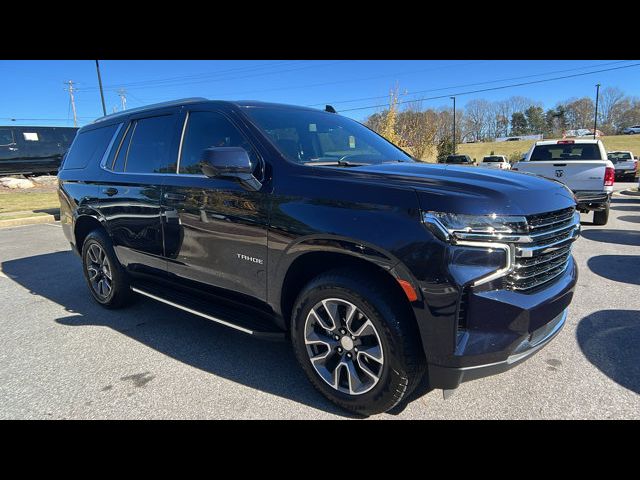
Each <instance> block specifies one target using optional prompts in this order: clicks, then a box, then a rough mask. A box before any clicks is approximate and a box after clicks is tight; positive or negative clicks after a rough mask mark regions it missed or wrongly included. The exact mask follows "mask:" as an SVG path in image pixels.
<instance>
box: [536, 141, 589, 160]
mask: <svg viewBox="0 0 640 480" xmlns="http://www.w3.org/2000/svg"><path fill="white" fill-rule="evenodd" d="M529 160H531V161H544V160H562V161H571V160H602V157H601V156H600V149H599V148H598V145H597V144H595V143H582V144H580V143H565V144H559V145H537V146H536V147H535V148H534V149H533V152H532V153H531V158H530V159H529Z"/></svg>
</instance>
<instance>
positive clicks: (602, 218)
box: [593, 203, 609, 225]
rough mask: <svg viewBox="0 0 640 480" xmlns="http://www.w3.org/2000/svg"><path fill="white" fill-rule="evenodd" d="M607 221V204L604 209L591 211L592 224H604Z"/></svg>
mask: <svg viewBox="0 0 640 480" xmlns="http://www.w3.org/2000/svg"><path fill="white" fill-rule="evenodd" d="M608 221H609V204H608V203H607V207H606V208H605V209H604V210H599V211H597V212H593V224H594V225H606V224H607V222H608Z"/></svg>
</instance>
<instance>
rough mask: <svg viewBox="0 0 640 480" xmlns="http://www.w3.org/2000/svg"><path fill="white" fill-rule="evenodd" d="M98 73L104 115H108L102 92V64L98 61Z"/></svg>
mask: <svg viewBox="0 0 640 480" xmlns="http://www.w3.org/2000/svg"><path fill="white" fill-rule="evenodd" d="M96 72H98V85H99V86H100V99H101V100H102V114H103V115H106V114H107V109H106V108H105V106H104V92H103V91H102V77H101V76H100V64H99V63H98V60H96Z"/></svg>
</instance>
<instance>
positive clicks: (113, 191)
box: [102, 187, 118, 197]
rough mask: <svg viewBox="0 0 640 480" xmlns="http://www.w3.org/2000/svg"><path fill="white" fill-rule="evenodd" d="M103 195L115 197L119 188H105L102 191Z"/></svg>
mask: <svg viewBox="0 0 640 480" xmlns="http://www.w3.org/2000/svg"><path fill="white" fill-rule="evenodd" d="M102 193H104V194H107V195H109V196H110V197H113V196H114V195H116V194H117V193H118V189H117V188H113V187H110V188H103V189H102Z"/></svg>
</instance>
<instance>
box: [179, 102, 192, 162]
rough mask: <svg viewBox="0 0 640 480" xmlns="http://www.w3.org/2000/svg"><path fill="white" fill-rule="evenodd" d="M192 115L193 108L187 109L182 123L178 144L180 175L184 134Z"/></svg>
mask: <svg viewBox="0 0 640 480" xmlns="http://www.w3.org/2000/svg"><path fill="white" fill-rule="evenodd" d="M190 116H191V110H187V113H186V114H185V116H184V122H183V124H182V133H181V134H180V144H179V145H178V161H177V162H176V175H180V161H181V160H182V144H183V143H184V134H185V133H186V131H187V124H188V123H189V117H190Z"/></svg>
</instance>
